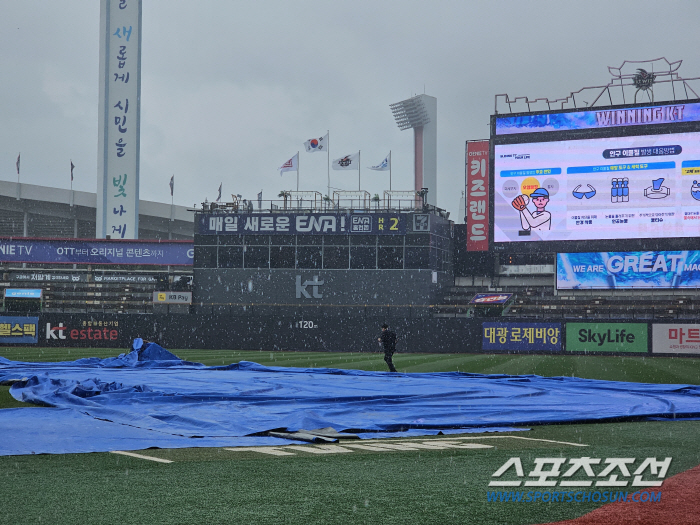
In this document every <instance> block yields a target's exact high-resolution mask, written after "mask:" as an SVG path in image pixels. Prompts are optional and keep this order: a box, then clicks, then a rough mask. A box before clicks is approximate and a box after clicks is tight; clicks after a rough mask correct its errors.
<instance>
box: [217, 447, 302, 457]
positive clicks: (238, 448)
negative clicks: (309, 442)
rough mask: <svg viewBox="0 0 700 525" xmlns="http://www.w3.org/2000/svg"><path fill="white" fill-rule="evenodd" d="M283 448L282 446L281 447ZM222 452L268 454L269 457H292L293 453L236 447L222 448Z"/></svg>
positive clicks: (270, 448) (274, 448) (265, 448)
mask: <svg viewBox="0 0 700 525" xmlns="http://www.w3.org/2000/svg"><path fill="white" fill-rule="evenodd" d="M282 446H284V445H282ZM224 450H230V451H231V452H260V453H262V454H270V455H271V456H294V455H295V454H294V452H285V451H284V450H280V449H279V448H276V447H236V448H229V447H224Z"/></svg>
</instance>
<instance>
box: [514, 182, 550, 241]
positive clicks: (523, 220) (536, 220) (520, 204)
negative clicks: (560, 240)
mask: <svg viewBox="0 0 700 525" xmlns="http://www.w3.org/2000/svg"><path fill="white" fill-rule="evenodd" d="M530 200H532V204H534V205H535V211H534V212H530V210H528V209H527V205H528V203H529V202H530ZM548 203H549V192H548V191H547V190H545V189H544V188H537V189H536V190H535V191H533V192H532V193H531V194H530V197H529V198H528V196H527V195H518V196H517V197H516V198H515V199H513V202H512V203H511V204H512V205H513V208H515V209H516V210H518V211H519V212H520V224H522V226H523V230H525V231H530V230H538V231H545V230H550V229H552V214H551V213H549V212H548V211H547V210H545V208H546V207H547V204H548Z"/></svg>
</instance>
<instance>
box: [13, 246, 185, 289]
mask: <svg viewBox="0 0 700 525" xmlns="http://www.w3.org/2000/svg"><path fill="white" fill-rule="evenodd" d="M193 260H194V244H193V243H192V242H187V241H165V242H141V241H137V242H130V241H100V240H94V241H85V240H68V239H55V240H54V239H22V240H15V239H0V262H3V263H50V264H130V265H131V264H138V265H145V264H148V265H161V266H167V265H169V266H191V265H192V262H193ZM32 273H33V272H32V271H31V270H27V271H26V272H23V274H26V275H29V274H32ZM34 273H35V272H34ZM11 275H13V277H11V279H12V280H16V281H19V280H34V279H21V278H18V277H17V276H15V274H11ZM46 275H50V274H49V273H46ZM74 277H75V278H74V279H72V280H73V281H80V280H81V279H80V277H79V276H78V275H76V276H74ZM40 280H46V281H50V280H67V278H66V277H64V278H62V279H52V278H50V277H47V278H42V279H40Z"/></svg>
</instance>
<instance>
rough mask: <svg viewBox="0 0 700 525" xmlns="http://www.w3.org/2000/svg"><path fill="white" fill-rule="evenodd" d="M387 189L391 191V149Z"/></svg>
mask: <svg viewBox="0 0 700 525" xmlns="http://www.w3.org/2000/svg"><path fill="white" fill-rule="evenodd" d="M389 191H391V150H389Z"/></svg>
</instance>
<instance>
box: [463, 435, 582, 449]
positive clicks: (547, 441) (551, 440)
mask: <svg viewBox="0 0 700 525" xmlns="http://www.w3.org/2000/svg"><path fill="white" fill-rule="evenodd" d="M508 438H510V439H524V440H526V441H544V442H546V443H556V444H558V445H571V446H572V447H587V446H588V445H585V444H583V443H569V442H568V441H554V440H553V439H540V438H526V437H522V436H481V437H476V436H475V437H463V438H460V439H508Z"/></svg>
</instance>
